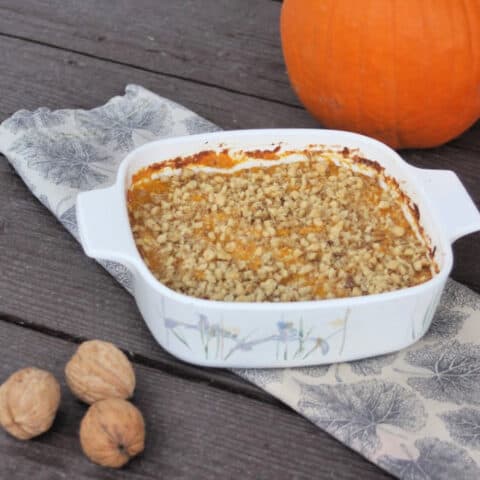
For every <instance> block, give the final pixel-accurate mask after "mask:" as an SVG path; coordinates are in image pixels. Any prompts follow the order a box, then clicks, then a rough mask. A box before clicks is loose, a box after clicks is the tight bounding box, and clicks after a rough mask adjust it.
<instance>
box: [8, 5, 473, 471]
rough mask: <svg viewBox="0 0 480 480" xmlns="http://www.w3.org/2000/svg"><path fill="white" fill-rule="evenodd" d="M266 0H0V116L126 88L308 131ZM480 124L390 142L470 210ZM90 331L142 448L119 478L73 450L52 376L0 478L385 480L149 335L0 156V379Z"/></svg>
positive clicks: (275, 405) (57, 356)
mask: <svg viewBox="0 0 480 480" xmlns="http://www.w3.org/2000/svg"><path fill="white" fill-rule="evenodd" d="M280 7H281V4H280V2H274V1H271V0H202V2H196V1H194V0H191V1H188V0H178V1H177V0H175V1H168V0H162V1H158V0H136V1H133V0H121V1H118V0H115V1H114V0H102V1H93V0H84V1H82V2H76V1H74V0H62V1H60V0H22V2H16V1H14V0H0V65H1V66H2V70H1V74H0V88H1V91H2V96H1V97H0V121H1V120H3V119H5V118H7V117H8V116H9V115H11V114H12V113H13V112H15V111H16V110H18V109H20V108H28V109H33V108H37V107H39V106H47V107H50V108H92V107H94V106H97V105H99V104H101V103H103V102H105V101H106V100H108V99H109V98H110V97H112V96H113V95H116V94H121V93H122V91H123V89H124V87H125V85H126V84H128V83H138V84H141V85H143V86H145V87H147V88H150V89H152V90H153V91H155V92H156V93H158V94H160V95H163V96H166V97H169V98H171V99H173V100H175V101H178V102H179V103H182V104H183V105H185V106H186V107H188V108H191V109H192V110H195V111H196V112H197V113H199V114H200V115H203V116H204V117H206V118H208V119H209V120H211V121H213V122H214V123H216V124H218V125H219V126H221V127H222V128H226V129H235V128H261V127H318V123H317V122H316V121H315V120H314V119H312V118H311V117H310V116H309V115H308V113H307V112H306V111H305V110H304V109H303V108H302V107H301V106H300V105H299V103H298V101H297V99H296V97H295V95H294V93H293V92H292V90H291V88H290V86H289V84H288V78H287V75H286V72H285V67H284V64H283V60H282V56H281V48H280V43H279V34H278V16H279V11H280ZM479 135H480V124H477V125H475V126H474V127H473V128H472V129H471V130H470V131H469V132H467V133H466V134H464V135H463V136H462V137H460V138H459V139H456V140H454V141H453V142H450V144H448V145H446V146H444V147H441V148H438V149H434V150H428V151H408V152H401V153H402V155H403V156H404V157H405V158H406V159H407V160H408V161H409V162H411V163H412V164H414V165H417V166H420V167H424V168H448V169H452V170H454V171H456V172H457V174H458V175H459V176H460V178H461V179H462V181H463V182H464V183H465V185H466V187H467V189H468V190H469V192H470V193H471V194H472V196H473V198H474V200H475V201H476V203H477V205H480V168H479V167H478V163H479V161H480V158H479V157H480V138H479ZM479 240H480V236H479V235H478V234H477V235H471V236H469V237H466V238H465V239H462V240H459V241H458V242H457V243H456V244H455V246H454V250H455V257H456V263H455V268H454V271H453V277H454V278H455V279H457V280H459V281H461V282H463V283H465V284H467V285H469V286H470V287H471V288H473V289H475V290H476V291H479V292H480V263H479V262H478V261H477V259H478V256H479ZM88 338H103V339H107V340H110V341H113V342H115V343H117V344H118V345H119V346H120V347H121V348H122V349H124V350H125V351H126V352H127V353H128V354H129V355H130V357H131V358H132V360H133V361H134V363H135V368H136V371H137V374H138V389H137V393H136V395H135V402H136V403H137V405H138V406H139V407H140V408H141V409H142V411H143V412H144V414H145V417H146V420H147V424H148V442H147V449H146V451H145V453H144V454H143V455H142V457H141V458H139V459H137V460H135V461H133V462H132V463H131V465H130V466H129V467H127V468H126V469H125V470H122V471H120V472H116V471H109V470H105V469H100V468H98V467H95V466H93V465H92V464H90V463H89V462H88V461H87V460H85V458H84V457H83V456H82V455H81V453H80V450H79V445H78V439H77V430H78V422H79V420H80V418H81V416H82V415H83V413H84V411H85V407H84V406H83V405H82V404H80V403H79V402H77V401H76V400H74V399H73V398H72V397H71V395H70V394H69V392H68V391H67V389H66V388H65V385H64V383H63V384H62V388H63V392H62V393H63V401H62V407H61V410H60V414H59V416H58V419H57V421H56V422H55V424H54V427H53V429H52V431H51V432H49V433H48V434H46V435H44V436H42V437H40V438H39V439H37V440H34V441H33V442H29V443H24V442H18V441H15V440H13V439H12V438H10V437H9V436H7V435H6V434H4V433H3V432H0V478H2V479H3V478H11V479H16V478H19V479H24V478H28V477H32V478H35V479H37V478H38V479H60V478H79V479H86V478H102V479H103V478H105V479H110V478H112V479H114V478H119V479H121V478H139V479H144V478H145V479H147V478H152V479H153V478H160V477H163V478H205V479H207V478H208V479H210V478H242V479H247V478H252V479H253V478H255V479H257V478H262V479H263V478H264V479H269V478H276V479H290V478H297V479H303V478H305V479H307V478H335V479H353V478H388V476H387V475H386V474H385V473H383V472H382V471H381V470H380V469H378V468H377V467H375V466H373V465H371V464H369V463H368V462H366V461H365V460H364V459H362V458H361V457H360V456H359V455H358V454H356V453H354V452H352V451H350V450H349V449H348V448H346V447H345V446H343V445H341V444H339V443H338V442H336V441H335V440H333V439H332V438H331V437H329V436H328V435H326V434H325V433H323V432H322V431H321V430H319V429H317V428H316V427H314V426H312V425H311V424H310V423H309V422H307V421H306V420H305V419H303V418H302V417H300V416H299V415H297V414H295V413H294V412H292V411H291V410H289V409H288V408H287V407H285V406H283V405H282V404H280V403H279V402H278V401H277V400H275V399H273V398H272V397H270V396H269V395H267V394H266V393H265V392H263V391H261V390H260V389H258V388H257V387H255V386H253V385H251V384H248V383H247V382H245V381H243V380H242V379H240V378H239V377H237V376H235V375H234V374H232V373H231V372H228V371H225V370H214V369H205V368H199V367H195V366H190V365H186V364H184V363H182V362H180V361H178V360H176V359H175V358H173V357H171V356H170V355H169V354H167V353H166V352H164V351H163V350H162V349H161V348H160V347H159V346H158V345H157V344H156V343H155V341H154V340H153V339H152V337H151V335H150V333H149V332H148V330H147V328H146V327H145V324H144V322H143V320H142V319H141V316H140V314H139V313H138V311H137V309H136V306H135V304H134V301H133V299H132V298H131V297H130V296H129V295H128V294H127V293H126V292H125V291H124V290H123V289H122V288H121V287H120V286H119V285H118V284H117V283H116V282H115V281H114V280H113V279H112V278H111V277H110V276H109V275H108V274H107V273H106V272H105V271H104V270H103V269H102V268H101V267H100V266H98V265H97V264H96V263H95V262H94V261H93V260H91V259H88V258H86V257H85V256H84V254H83V252H82V251H81V248H80V246H79V245H78V244H77V243H76V241H75V240H74V239H73V238H72V237H71V236H70V235H69V234H68V233H67V232H66V231H65V230H64V229H63V227H62V226H61V225H60V224H59V223H58V222H57V221H56V220H55V218H54V217H53V216H52V215H51V214H50V213H49V212H48V211H47V209H45V208H44V207H43V206H42V205H41V204H40V202H38V201H37V200H36V199H35V198H34V197H33V196H32V195H31V193H30V192H29V191H28V189H27V188H26V187H25V185H24V184H23V182H22V181H21V180H20V179H19V177H18V176H17V175H16V174H15V172H14V171H13V169H12V168H11V167H10V166H9V164H8V163H7V162H6V161H5V160H4V159H3V158H2V159H1V160H0V351H2V353H3V356H2V360H3V361H2V362H1V363H0V381H1V380H3V379H4V378H5V377H6V376H7V375H8V374H9V373H11V372H12V371H14V370H15V369H17V368H20V367H22V366H25V365H29V364H32V365H38V366H40V367H44V368H48V369H50V370H52V371H53V372H54V373H55V375H56V376H57V377H58V378H59V379H62V382H63V375H62V371H63V366H64V363H65V361H66V360H67V359H68V357H69V356H70V355H71V354H72V352H73V351H74V349H75V348H76V346H77V344H78V343H79V342H81V341H82V340H84V339H88Z"/></svg>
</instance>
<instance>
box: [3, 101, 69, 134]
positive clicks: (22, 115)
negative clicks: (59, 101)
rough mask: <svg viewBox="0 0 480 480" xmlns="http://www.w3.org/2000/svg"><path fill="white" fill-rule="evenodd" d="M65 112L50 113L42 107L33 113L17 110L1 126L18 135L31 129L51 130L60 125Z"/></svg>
mask: <svg viewBox="0 0 480 480" xmlns="http://www.w3.org/2000/svg"><path fill="white" fill-rule="evenodd" d="M68 115H69V114H68V112H67V111H66V110H56V111H53V112H52V111H51V110H49V109H48V108H45V107H42V108H39V109H37V110H35V111H34V112H30V111H28V110H19V111H18V112H17V113H15V114H14V115H12V116H11V117H10V118H9V119H7V120H5V122H4V123H3V126H4V127H5V128H6V129H7V130H9V131H10V132H12V133H18V132H20V131H22V130H29V129H32V128H35V129H40V128H51V127H55V126H58V125H61V124H62V123H63V122H64V121H65V120H66V118H67V117H68Z"/></svg>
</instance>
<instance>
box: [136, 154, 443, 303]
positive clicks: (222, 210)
mask: <svg viewBox="0 0 480 480" xmlns="http://www.w3.org/2000/svg"><path fill="white" fill-rule="evenodd" d="M402 202H403V200H402V198H401V196H399V195H398V194H396V192H395V191H394V190H393V189H389V188H388V187H385V188H382V187H381V186H380V184H379V182H378V179H376V178H375V177H374V176H369V175H366V174H363V173H360V172H355V171H354V170H352V169H351V168H350V167H348V166H343V165H341V166H338V165H336V164H335V163H334V162H333V161H331V160H329V159H327V158H322V157H320V156H319V157H316V158H313V159H312V158H308V159H306V160H304V161H298V162H295V163H288V164H285V163H284V164H277V165H275V164H273V166H269V167H265V168H243V169H239V170H236V171H235V172H225V173H218V172H216V173H212V174H210V173H207V172H205V171H198V169H197V170H194V171H193V170H191V169H189V168H184V169H182V170H180V174H178V175H176V174H174V175H170V176H160V177H158V178H154V179H153V178H149V179H148V180H147V181H143V182H138V183H136V184H135V183H134V185H133V186H132V187H131V188H130V190H129V195H128V208H129V214H130V222H131V226H132V231H133V235H134V238H135V241H136V244H137V247H138V249H139V251H140V253H141V255H142V256H143V258H144V259H145V262H146V264H147V265H148V267H149V268H150V270H151V271H152V272H153V274H154V275H155V276H156V277H157V278H158V280H159V281H160V282H162V283H164V284H165V285H167V286H168V287H170V288H172V289H173V290H176V291H179V292H183V293H185V294H188V295H192V296H194V297H200V298H207V299H213V300H228V301H239V302H242V301H256V302H263V301H272V302H278V301H288V302H290V301H300V300H316V299H322V298H338V297H348V296H358V295H368V294H373V293H381V292H386V291H391V290H396V289H400V288H404V287H409V286H413V285H417V284H419V283H423V282H425V281H427V280H429V279H430V278H431V277H432V271H433V270H434V263H433V261H432V260H431V258H430V254H429V250H428V246H427V242H426V241H424V239H423V238H422V236H421V235H420V234H419V232H417V231H416V230H414V229H413V228H412V226H411V224H410V223H409V222H408V220H407V218H406V217H405V214H404V211H403V209H402V205H403V203H402Z"/></svg>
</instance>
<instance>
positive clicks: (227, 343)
mask: <svg viewBox="0 0 480 480" xmlns="http://www.w3.org/2000/svg"><path fill="white" fill-rule="evenodd" d="M312 145H321V146H336V147H338V146H340V147H347V148H349V149H359V150H360V152H361V154H362V156H364V157H366V158H367V159H369V160H372V161H375V162H377V163H378V164H380V165H381V166H382V167H384V169H385V173H386V174H387V175H389V176H391V177H393V178H394V179H395V180H396V181H397V182H398V184H399V185H400V187H401V189H402V191H403V192H404V193H406V194H407V196H408V197H409V198H410V200H411V201H412V202H413V203H414V204H415V205H416V207H417V208H418V212H419V214H420V225H421V226H422V227H423V229H424V231H425V233H426V235H427V237H429V238H430V241H431V247H432V248H433V251H434V252H435V253H434V260H435V262H436V263H437V265H438V266H439V271H438V273H436V274H435V275H434V276H433V278H432V279H431V280H429V281H427V282H425V283H423V284H421V285H417V286H415V287H411V288H405V289H402V290H397V291H392V292H387V293H381V294H374V295H366V296H360V297H351V298H341V299H329V300H318V301H308V302H274V303H272V302H270V303H269V302H252V303H247V302H223V301H212V300H205V299H200V298H194V297H190V296H187V295H184V294H182V293H179V292H175V291H173V290H171V289H169V288H167V287H166V286H165V285H163V284H162V283H160V282H159V281H158V280H157V279H156V278H155V277H154V276H153V274H152V273H151V272H150V270H149V269H148V268H147V266H146V265H145V263H144V261H143V259H142V258H141V256H140V254H139V252H138V250H137V248H136V245H135V242H134V239H133V235H132V231H131V228H130V223H129V218H128V212H127V203H126V192H127V191H128V188H129V186H130V184H131V180H132V176H133V175H134V174H135V173H136V172H137V171H138V170H139V169H141V168H144V167H147V166H149V165H151V164H154V163H159V162H162V161H166V160H169V159H172V158H175V157H185V156H189V155H194V154H196V153H198V152H201V151H204V150H218V151H220V150H224V149H230V150H232V151H236V150H242V151H252V150H269V149H270V150H271V149H272V148H275V147H277V146H280V151H288V150H303V149H306V148H310V147H311V146H312ZM77 219H78V225H79V231H80V238H81V242H82V245H83V248H84V250H85V252H86V253H87V255H89V256H91V257H94V258H98V259H106V260H113V261H117V262H120V263H122V264H124V265H125V266H126V267H127V268H128V269H129V270H130V271H131V273H132V276H133V288H134V296H135V299H136V302H137V305H138V307H139V310H140V312H141V314H142V316H143V318H144V319H145V321H146V323H147V325H148V327H149V329H150V331H151V332H152V334H153V336H154V337H155V339H156V340H157V341H158V343H159V344H160V345H161V346H162V347H163V348H165V349H166V350H167V351H169V352H170V353H171V354H172V355H175V356H176V357H179V358H181V359H182V360H185V361H187V362H190V363H194V364H198V365H205V366H211V367H236V368H239V367H240V368H251V367H262V368H271V367H293V366H307V365H319V364H325V363H334V362H343V361H348V360H356V359H360V358H365V357H371V356H374V355H380V354H385V353H389V352H392V351H396V350H399V349H401V348H404V347H406V346H408V345H410V344H412V343H414V342H415V341H417V340H418V339H419V338H420V337H421V336H422V335H423V334H424V333H425V332H426V331H427V330H428V327H429V326H430V323H431V321H432V317H433V314H434V312H435V309H436V307H437V305H438V302H439V299H440V296H441V294H442V291H443V288H444V286H445V282H446V280H447V278H448V275H449V273H450V271H451V268H452V264H453V258H452V248H451V244H452V243H453V242H454V241H455V240H456V239H457V238H459V237H461V236H463V235H467V234H469V233H472V232H474V231H477V230H480V213H479V212H478V210H477V208H476V207H475V205H474V203H473V201H472V200H471V198H470V197H469V195H468V193H467V192H466V190H465V188H464V187H463V185H462V184H461V183H460V181H459V179H458V178H457V176H456V175H455V174H454V173H453V172H450V171H444V170H423V169H418V168H415V167H412V166H410V165H408V164H407V163H406V162H405V161H403V160H402V158H401V157H400V156H399V155H398V154H397V153H396V152H395V151H393V150H392V149H390V148H389V147H387V146H386V145H384V144H382V143H380V142H378V141H376V140H373V139H371V138H368V137H365V136H362V135H358V134H353V133H349V132H342V131H334V130H315V129H276V130H242V131H230V132H228V131H227V132H215V133H208V134H200V135H192V136H187V137H181V138H172V139H167V140H159V141H155V142H151V143H148V144H145V145H143V146H142V147H140V148H138V149H136V150H134V151H132V152H131V153H130V154H129V155H128V156H127V157H126V158H125V159H124V160H123V162H122V164H121V165H120V168H119V171H118V176H117V180H116V183H115V184H114V185H113V186H111V187H109V188H106V189H101V190H93V191H90V192H85V193H81V194H80V195H79V196H78V198H77Z"/></svg>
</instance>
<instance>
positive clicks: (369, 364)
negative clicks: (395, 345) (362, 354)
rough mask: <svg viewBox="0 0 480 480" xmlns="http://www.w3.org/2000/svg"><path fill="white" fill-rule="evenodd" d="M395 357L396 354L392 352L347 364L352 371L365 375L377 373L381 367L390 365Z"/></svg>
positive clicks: (380, 371) (380, 370)
mask: <svg viewBox="0 0 480 480" xmlns="http://www.w3.org/2000/svg"><path fill="white" fill-rule="evenodd" d="M395 358H397V354H396V353H392V354H388V355H381V356H379V357H372V358H366V359H365V360H358V361H356V362H350V363H349V365H350V368H351V369H352V372H353V373H355V374H356V375H361V376H364V377H367V376H369V375H379V374H380V373H382V369H383V367H386V366H387V365H391V364H392V363H393V362H394V361H395Z"/></svg>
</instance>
